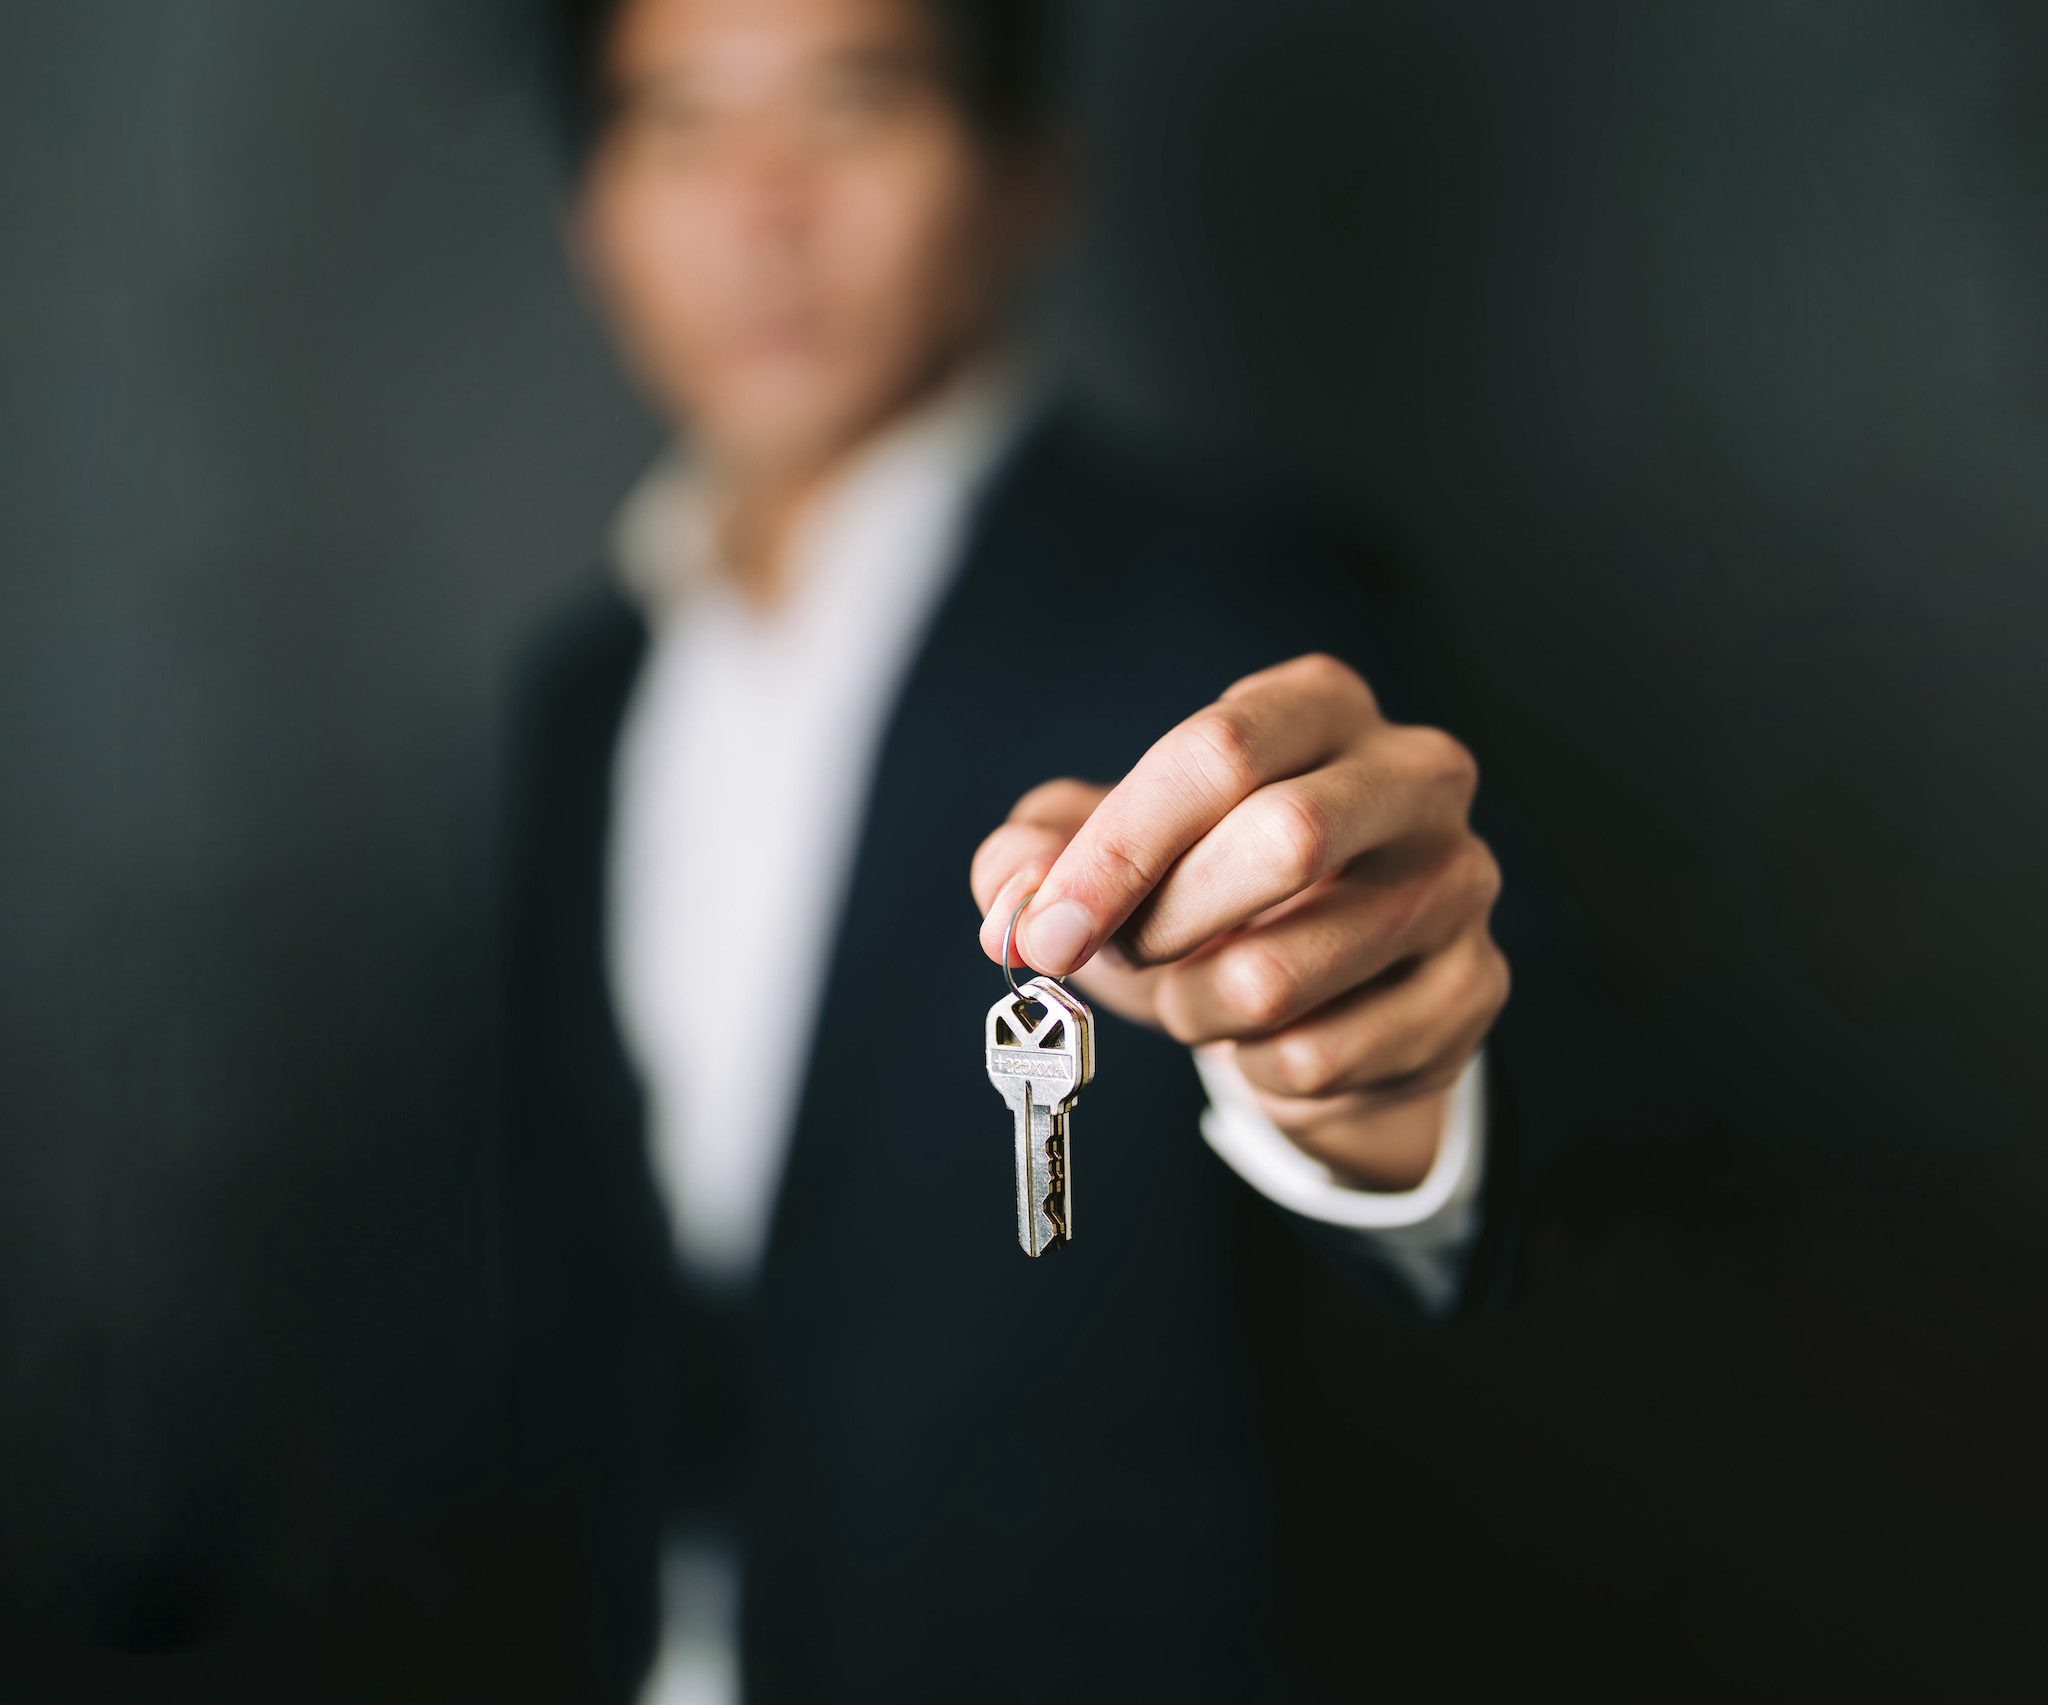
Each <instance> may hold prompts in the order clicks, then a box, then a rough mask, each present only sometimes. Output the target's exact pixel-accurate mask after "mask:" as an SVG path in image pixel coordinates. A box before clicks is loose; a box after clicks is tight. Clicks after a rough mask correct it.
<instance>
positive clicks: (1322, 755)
mask: <svg viewBox="0 0 2048 1705" xmlns="http://www.w3.org/2000/svg"><path fill="white" fill-rule="evenodd" d="M1375 712H1376V706H1375V705H1374V703H1373V698H1372V693H1371V690H1370V689H1369V688H1368V687H1367V686H1366V685H1365V683H1364V682H1363V681H1362V680H1360V679H1359V677H1358V676H1357V674H1356V673H1354V672H1353V671H1352V670H1351V668H1350V667H1349V666H1348V665H1346V664H1344V663H1342V662H1340V661H1339V660H1338V659H1336V658H1334V657H1329V656H1326V655H1324V654H1322V653H1319V652H1318V653H1311V654H1309V655H1308V656H1306V657H1298V658H1294V659H1292V660H1290V661H1288V662H1286V663H1280V664H1275V665H1274V666H1273V667H1272V668H1270V669H1262V670H1260V671H1259V672H1258V673H1256V674H1253V675H1247V676H1246V677H1244V679H1243V680H1241V681H1238V682H1236V683H1234V684H1233V685H1232V686H1231V687H1230V688H1229V689H1228V690H1227V691H1226V692H1225V693H1224V694H1223V696H1222V697H1221V698H1219V699H1217V700H1216V701H1215V702H1214V703H1212V704H1209V705H1205V706H1204V707H1203V708H1202V709H1201V710H1198V711H1196V712H1195V713H1194V714H1193V715H1192V716H1189V717H1187V718H1185V719H1184V720H1182V721H1181V722H1179V723H1176V724H1175V725H1174V726H1173V727H1172V728H1170V729H1169V730H1167V732H1166V733H1165V734H1163V735H1161V736H1160V737H1159V738H1158V739H1157V740H1155V741H1154V742H1153V743H1152V744H1151V746H1149V747H1148V748H1147V749H1146V751H1145V754H1144V756H1143V757H1141V758H1140V759H1139V760H1138V761H1137V763H1136V764H1135V765H1133V766H1132V768H1131V772H1130V773H1129V774H1128V775H1127V776H1125V777H1124V778H1123V780H1122V781H1120V782H1118V783H1117V784H1116V786H1115V787H1113V788H1111V789H1110V790H1109V792H1108V793H1107V794H1106V795H1105V796H1104V797H1103V800H1102V803H1101V804H1099V805H1098V806H1096V808H1095V810H1094V811H1093V812H1092V813H1090V815H1089V817H1088V820H1087V821H1086V822H1085V823H1083V824H1082V825H1081V827H1080V829H1079V831H1078V832H1077V833H1076V834H1075V836H1074V838H1073V839H1072V840H1071V841H1069V842H1068V843H1067V846H1066V849H1065V850H1064V851H1063V852H1062V853H1061V854H1060V856H1059V858H1058V859H1057V860H1056V861H1055V862H1054V864H1053V867H1052V868H1051V869H1050V870H1049V871H1047V872H1046V874H1045V879H1044V880H1043V881H1042V882H1041V883H1040V884H1039V885H1038V892H1037V894H1036V895H1034V896H1033V898H1032V901H1031V904H1030V905H1029V906H1028V907H1027V908H1026V909H1025V912H1024V915H1023V917H1022V918H1020V919H1019V920H1018V923H1017V933H1016V948H1017V951H1018V953H1019V954H1020V955H1022V956H1023V957H1024V959H1025V960H1026V961H1027V962H1028V963H1029V964H1031V965H1032V966H1034V967H1035V968H1036V969H1038V970H1040V971H1043V972H1046V973H1048V974H1049V975H1052V976H1064V975H1065V974H1066V973H1067V972H1069V971H1071V970H1073V969H1074V968H1075V967H1077V966H1080V965H1084V964H1086V963H1087V962H1088V960H1089V959H1090V958H1092V957H1093V956H1094V954H1095V952H1096V950H1097V949H1098V948H1099V947H1100V946H1101V944H1102V943H1103V942H1104V941H1106V940H1107V939H1108V938H1109V937H1110V935H1112V934H1113V933H1114V932H1115V931H1116V929H1117V928H1118V927H1119V926H1120V925H1121V924H1122V923H1123V921H1124V920H1125V919H1126V918H1128V917H1129V916H1130V915H1131V913H1132V912H1133V911H1134V910H1135V909H1136V908H1137V905H1138V903H1139V902H1140V901H1141V900H1143V899H1144V898H1145V896H1146V895H1147V894H1149V893H1151V891H1152V890H1153V888H1154V887H1156V886H1157V885H1158V883H1159V881H1160V879H1161V878H1162V877H1164V876H1165V874H1166V872H1167V871H1168V870H1169V869H1170V868H1171V867H1172V864H1173V861H1174V860H1175V859H1177V858H1179V857H1180V855H1181V854H1182V853H1184V852H1186V851H1187V849H1188V848H1189V847H1191V846H1193V845H1194V844H1195V842H1196V841H1198V840H1200V839H1201V838H1202V836H1204V835H1205V834H1207V833H1208V832H1209V831H1210V830H1211V829H1213V828H1214V827H1215V826H1216V825H1217V824H1218V823H1219V822H1221V821H1222V820H1223V818H1224V817H1225V816H1226V815H1227V814H1228V813H1229V811H1230V810H1231V808H1232V807H1234V806H1235V805H1237V804H1238V803H1239V802H1240V801H1241V800H1243V799H1244V797H1245V796H1246V795H1247V794H1249V793H1251V792H1252V791H1253V790H1254V789H1255V788H1259V787H1263V786H1264V785H1265V784H1266V783H1268V782H1271V781H1279V780H1281V779H1283V778H1284V777H1287V776H1292V775H1299V774H1301V773H1302V772H1303V771H1305V770H1309V769H1312V768H1314V767H1315V766H1316V765H1318V764H1320V763H1322V762H1324V761H1325V760H1327V759H1328V758H1330V757H1331V756H1333V755H1334V754H1335V753H1337V752H1338V751H1340V750H1342V749H1343V747H1344V746H1345V745H1346V743H1347V742H1348V741H1349V739H1350V738H1351V736H1352V735H1353V733H1355V731H1356V730H1357V728H1358V726H1359V724H1360V723H1361V722H1362V721H1363V720H1364V719H1365V718H1367V717H1368V716H1371V715H1373V714H1375Z"/></svg>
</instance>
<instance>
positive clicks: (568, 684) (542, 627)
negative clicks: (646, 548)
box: [509, 574, 647, 725]
mask: <svg viewBox="0 0 2048 1705" xmlns="http://www.w3.org/2000/svg"><path fill="white" fill-rule="evenodd" d="M646 647H647V625H646V621H645V618H644V617H643V616H642V615H641V613H640V611H639V610H638V608H637V607H636V606H635V605H634V604H633V603H632V602H631V600H630V599H628V598H627V597H626V595H625V594H624V593H623V592H622V591H620V590H619V588H618V587H616V586H615V585H614V584H613V583H612V582H611V581H610V580H609V579H608V578H604V577H601V576H599V575H597V574H592V575H590V576H588V577H587V578H586V579H584V580H582V581H580V582H579V583H578V584H576V585H575V586H573V587H571V588H569V589H568V590H567V591H565V592H562V593H560V594H558V595H557V596H556V597H555V598H554V600H553V601H552V602H551V603H550V604H549V605H547V606H546V607H545V608H543V609H542V611H541V612H540V613H539V614H538V615H537V616H536V617H535V618H534V619H533V620H532V621H530V622H529V623H528V625H527V626H526V628H525V629H524V631H523V632H522V633H521V634H520V636H519V639H518V641H517V643H516V644H515V647H514V649H513V653H512V657H511V663H510V667H509V682H510V700H511V704H512V707H513V713H514V716H515V717H516V718H517V719H518V720H519V721H520V722H521V723H523V724H528V725H531V724H534V723H542V724H545V723H549V722H553V721H556V720H558V719H560V718H562V717H564V716H573V715H575V714H577V713H579V712H584V713H587V712H589V711H592V710H595V709H599V708H601V707H602V706H603V705H604V704H606V703H607V702H609V701H612V700H614V699H619V698H622V697H623V695H624V692H625V689H626V688H627V686H628V685H630V683H631V680H632V677H633V675H634V673H635V671H636V670H637V668H638V665H639V662H640V659H641V656H642V654H643V653H644V652H645V650H646Z"/></svg>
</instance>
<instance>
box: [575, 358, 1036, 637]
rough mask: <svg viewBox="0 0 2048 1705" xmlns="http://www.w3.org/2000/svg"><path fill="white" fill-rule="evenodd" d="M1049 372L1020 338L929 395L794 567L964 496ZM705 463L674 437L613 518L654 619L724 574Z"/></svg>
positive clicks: (880, 439) (640, 598) (868, 455)
mask: <svg viewBox="0 0 2048 1705" xmlns="http://www.w3.org/2000/svg"><path fill="white" fill-rule="evenodd" d="M1045 391H1046V379H1045V374H1044V372H1043V370H1042V368H1041V367H1040V365H1039V363H1038V361H1037V360H1036V358H1035V357H1034V356H1033V355H1032V354H1031V353H1030V352H1029V351H1028V350H1027V349H1026V347H1025V346H1024V345H1023V344H1022V343H1021V342H1019V341H1016V340H1005V341H1000V342H997V343H994V344H991V345H989V346H987V347H986V348H984V349H983V350H982V351H980V352H979V353H978V354H976V355H975V356H974V357H972V358H971V359H970V360H969V361H968V362H967V363H966V364H964V365H963V366H962V367H961V368H959V369H958V370H957V371H955V372H954V373H953V374H951V375H950V376H949V377H948V378H947V379H946V380H945V382H944V383H943V384H942V385H941V386H940V387H939V388H938V389H937V390H935V391H934V392H933V393H932V394H930V395H929V396H927V397H925V398H923V399H922V400H921V401H920V402H919V403H917V404H916V405H915V406H914V407H913V408H911V409H910V410H909V411H907V412H906V413H904V414H903V415H900V416H899V417H897V418H896V419H895V420H893V421H892V422H890V423H889V424H888V425H887V426H885V427H883V428H882V429H881V430H880V431H879V432H877V433H875V434H874V435H872V436H871V437H870V438H868V439H867V440H866V441H865V442H864V443H863V444H861V445H860V446H859V447H858V449H856V451H855V452H854V453H853V456H852V458H851V460H850V461H849V462H848V463H847V464H846V466H845V467H843V468H842V469H841V470H840V471H839V473H838V474H836V475H835V476H834V479H833V483H832V485H831V487H830V488H829V489H828V490H827V491H825V492H824V493H822V494H821V495H820V497H819V499H818V501H817V502H816V504H815V505H814V507H813V508H812V510H811V511H810V512H809V513H807V515H806V516H805V518H804V522H803V524H802V531H801V533H800V534H799V536H798V538H797V540H796V541H795V542H794V545H793V549H794V550H795V551H796V553H797V558H798V560H797V562H796V564H795V571H796V574H797V577H798V578H799V579H801V578H802V577H803V575H804V573H805V572H806V570H807V564H806V562H805V560H804V559H806V558H808V557H812V556H815V555H816V554H817V552H816V547H817V546H818V544H819V543H820V541H821V540H829V539H830V538H832V537H833V536H834V535H835V533H836V534H841V535H843V534H844V533H845V532H846V531H848V530H849V529H852V528H857V526H858V522H859V519H860V518H861V517H862V516H863V515H874V514H878V513H883V514H889V515H892V516H894V517H896V518H897V519H899V520H901V519H902V518H903V517H905V516H907V515H910V514H915V513H917V512H919V511H920V510H922V511H930V510H933V509H934V508H937V507H944V506H948V505H951V504H955V503H960V502H964V501H965V500H966V499H967V498H968V497H969V496H970V495H971V494H972V493H973V492H974V491H975V490H976V489H978V487H979V486H980V484H981V483H982V482H983V480H984V479H985V478H986V477H987V476H988V475H989V474H990V473H992V472H993V471H994V469H995V467H996V465H997V464H998V463H999V462H1000V461H1001V459H1002V455H1003V452H1004V451H1005V450H1006V449H1007V448H1008V447H1009V445H1010V444H1011V443H1012V442H1013V441H1014V440H1015V438H1016V437H1017V436H1018V435H1019V434H1020V433H1021V431H1022V429H1023V427H1024V425H1025V423H1026V422H1027V420H1028V419H1029V418H1031V416H1032V415H1033V414H1035V412H1036V411H1037V409H1038V407H1039V406H1040V405H1041V404H1042V402H1043V400H1044V397H1045ZM707 476H708V470H707V469H706V467H705V466H704V463H703V458H702V457H701V456H700V455H698V454H697V453H695V452H693V450H692V449H691V447H690V446H689V444H688V443H687V442H686V441H685V440H683V439H681V438H677V439H675V440H672V441H671V442H670V443H669V444H668V445H666V446H665V447H664V448H663V449H662V450H661V452H660V453H659V454H658V455H657V456H656V457H655V459H654V462H653V464H652V465H651V466H650V467H649V468H648V469H647V471H646V472H645V473H644V474H643V475H642V476H641V477H640V479H639V480H638V481H637V482H636V483H635V485H634V486H633V488H632V490H631V491H630V492H629V493H628V494H627V497H626V499H625V501H624V503H623V504H622V505H621V506H620V508H619V510H618V513H617V515H616V517H615V519H614V521H613V524H612V532H611V544H612V552H611V555H612V562H613V565H614V569H615V572H616V573H617V575H618V578H619V580H620V581H621V583H622V584H623V585H624V587H625V589H626V591H627V592H628V594H629V595H630V596H631V597H632V598H633V599H634V600H635V602H636V603H638V604H639V605H640V606H641V608H642V609H643V611H644V612H645V613H646V614H647V615H648V616H649V617H650V618H658V617H669V616H673V615H674V614H676V613H677V612H678V611H679V610H680V609H682V608H684V607H685V606H687V605H688V604H689V602H690V601H691V600H692V599H693V598H696V597H699V596H702V595H704V594H705V593H707V592H708V591H710V590H711V589H712V587H713V586H714V585H716V584H718V583H720V582H722V581H723V575H722V573H721V570H720V568H719V565H718V562H717V556H716V542H715V541H716V529H715V526H714V520H715V517H714V514H713V507H712V500H711V493H710V482H709V479H708V477H707Z"/></svg>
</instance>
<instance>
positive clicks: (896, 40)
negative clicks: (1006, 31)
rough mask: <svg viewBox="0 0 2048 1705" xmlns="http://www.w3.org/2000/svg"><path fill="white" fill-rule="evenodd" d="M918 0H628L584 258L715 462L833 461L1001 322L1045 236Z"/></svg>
mask: <svg viewBox="0 0 2048 1705" xmlns="http://www.w3.org/2000/svg"><path fill="white" fill-rule="evenodd" d="M942 51H943V43H942V41H941V40H940V38H939V36H938V33H937V30H936V28H935V26H934V23H933V21H932V19H931V18H930V16H928V14H927V12H926V9H925V7H924V6H922V5H920V4H919V3H918V0H629V3H628V4H627V5H626V6H625V7H624V9H623V10H622V12H621V14H620V16H619V19H618V21H617V24H616V26H615V27H614V29H613V32H612V36H611V40H610V42H609V44H608V53H607V55H606V61H605V64H606V71H607V74H608V78H609V87H610V90H611V92H612V94H613V96H614V97H615V102H616V105H615V109H614V110H615V117H614V119H613V121H612V122H611V123H610V124H609V126H608V127H607V129H606V132H605V134H604V136H603V138H602V139H601V140H600V142H599V144H598V146H597V149H596V152H595V155H594V157H593V159H592V161H591V163H590V167H589V170H588V173H587V175H586V177H585V180H584V183H583V186H582V191H581V196H580V204H579V208H578V216H577V240H578V246H579V249H580V253H581V256H582V259H583V261H584V264H585V266H586V268H587V270H588V272H589V275H590V277H591V279H592V281H593V282H594V284H595V286H596V289H597V291H598V294H599V296H600V298H601V299H602V301H603V303H604V306H605V308H606V310H607V312H608V313H609V315H610V317H611V320H612V322H613V326H614V329H615V331H616V332H617V334H618V337H619V339H620V342H621V344H622V346H623V348H624V351H625V354H626V357H627V360H628V362H629V364H630V365H631V366H632V367H633V368H634V370H635V371H636V373H637V374H638V376H639V377H640V379H641V380H642V381H643V383H644V384H645V385H646V386H647V387H648V388H649V389H650V390H651V391H652V392H653V394H654V396H655V397H656V399H657V400H658V402H659V403H660V404H661V405H662V406H663V407H664V408H665V409H666V410H667V411H668V412H669V413H670V414H671V415H672V416H674V417H676V418H678V419H679V420H681V419H686V420H687V421H688V422H689V424H690V427H691V429H692V431H693V432H694V433H695V434H696V435H697V436H698V437H699V438H700V439H701V440H703V441H704V442H705V443H707V444H708V445H710V446H711V447H713V448H714V449H715V450H717V451H719V452H721V453H723V454H725V455H727V456H729V457H732V458H734V459H735V460H738V461H741V462H745V463H748V464H751V465H753V466H755V467H764V466H766V467H772V466H781V465H789V466H796V465H801V464H803V463H806V462H810V461H814V460H817V459H819V458H822V457H826V456H829V455H830V454H832V453H833V451H834V450H835V449H837V448H838V447H840V446H842V445H844V444H845V443H847V442H849V441H851V440H852V439H853V438H854V437H856V436H858V435H859V434H860V433H861V432H862V431H863V430H864V429H865V428H867V427H869V426H870V425H872V424H874V423H875V422H876V421H878V420H879V419H881V418H882V417H884V416H885V415H886V414H887V413H888V412H889V411H890V410H891V409H892V408H894V407H896V406H897V405H898V404H900V403H901V402H903V401H904V400H905V399H906V398H908V397H909V396H911V395H912V394H914V393H915V392H916V390H917V389H918V388H919V387H920V386H921V385H922V384H923V383H925V382H926V381H928V380H929V379H930V378H932V377H934V376H935V375H936V374H937V373H938V372H939V371H941V370H942V369H943V368H944V367H945V365H946V364H947V363H948V361H949V360H950V359H951V358H952V357H953V356H954V355H956V354H958V353H959V351H960V350H961V349H962V348H963V347H964V346H965V345H967V344H969V343H971V342H972V341H974V340H975V339H977V338H978V337H979V336H980V335H982V333H983V332H984V331H985V330H987V329H988V327H989V324H990V322H991V320H992V318H993V316H994V315H995V314H996V313H997V312H998V311H999V308H1000V299H1001V296H1002V293H1003V287H1004V285H1005V284H1006V283H1007V282H1008V280H1009V279H1010V278H1011V276H1012V275H1013V274H1014V272H1015V271H1016V270H1017V268H1018V267H1019V266H1020V264H1022V262H1023V261H1024V260H1025V259H1026V258H1027V255H1028V252H1029V250H1030V249H1031V248H1032V247H1033V246H1034V244H1035V241H1036V231H1037V226H1036V208H1037V206H1038V205H1039V204H1038V203H1037V202H1036V201H1035V200H1034V198H1033V194H1032V190H1031V187H1030V184H1029V182H1028V179H1027V174H1026V173H1025V171H1024V170H1023V168H1022V166H1021V164H1020V163H1018V162H1012V161H1006V160H1004V159H1000V158H998V157H997V156H996V154H995V153H994V152H993V151H991V150H988V149H986V148H985V147H984V146H983V145H982V144H981V143H980V142H979V141H978V140H977V139H976V138H975V137H974V136H973V135H972V134H971V133H970V131H969V129H968V126H967V122H966V118H965V115H964V114H963V113H962V111H961V109H960V107H959V105H958V103H957V101H956V99H955V97H954V96H953V95H952V93H951V92H950V90H949V89H948V87H947V85H946V81H945V77H944V65H943V61H942V58H941V54H942Z"/></svg>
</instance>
